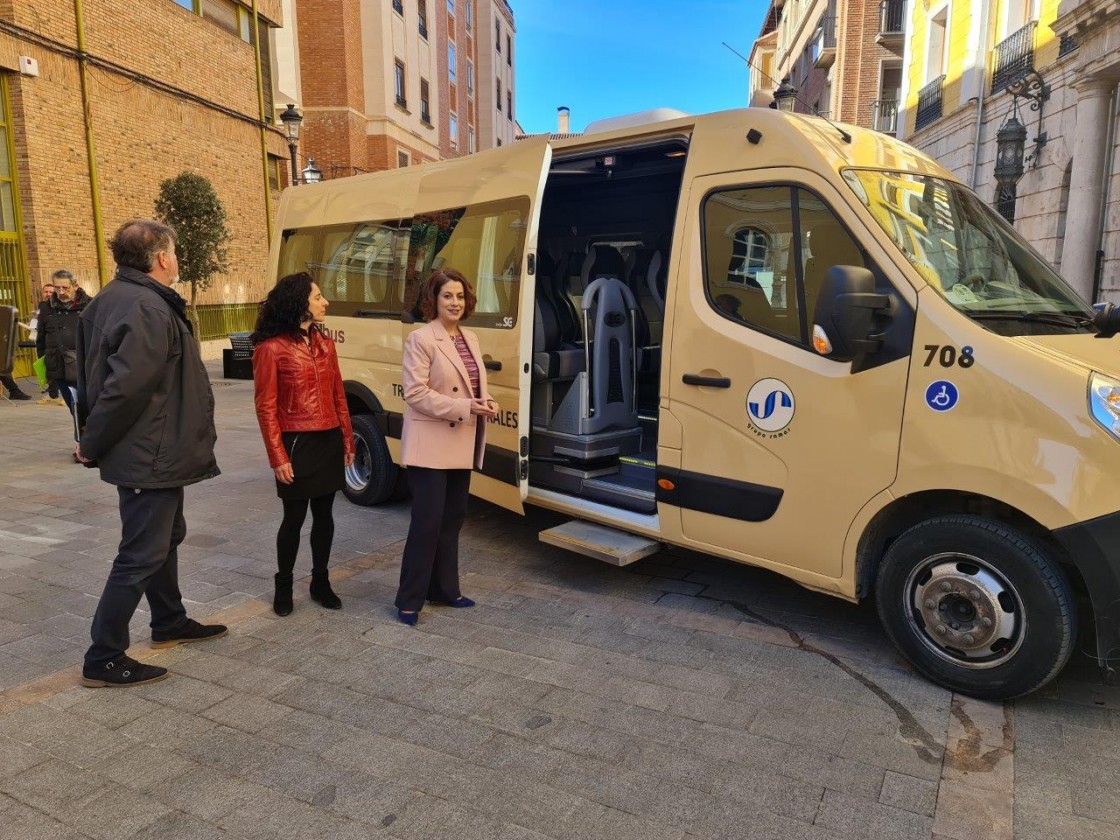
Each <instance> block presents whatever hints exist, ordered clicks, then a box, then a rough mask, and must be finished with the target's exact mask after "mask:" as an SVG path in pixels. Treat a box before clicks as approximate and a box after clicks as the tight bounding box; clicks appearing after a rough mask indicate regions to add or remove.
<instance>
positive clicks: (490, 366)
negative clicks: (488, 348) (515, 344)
mask: <svg viewBox="0 0 1120 840" xmlns="http://www.w3.org/2000/svg"><path fill="white" fill-rule="evenodd" d="M482 364H483V367H485V368H486V369H487V370H501V369H502V363H501V362H499V361H497V360H496V359H488V358H486V356H483V357H482Z"/></svg>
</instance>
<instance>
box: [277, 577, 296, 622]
mask: <svg viewBox="0 0 1120 840" xmlns="http://www.w3.org/2000/svg"><path fill="white" fill-rule="evenodd" d="M275 580H276V594H275V595H273V596H272V611H273V612H274V613H276V614H277V615H291V612H292V576H291V575H280V574H277V575H276V577H275Z"/></svg>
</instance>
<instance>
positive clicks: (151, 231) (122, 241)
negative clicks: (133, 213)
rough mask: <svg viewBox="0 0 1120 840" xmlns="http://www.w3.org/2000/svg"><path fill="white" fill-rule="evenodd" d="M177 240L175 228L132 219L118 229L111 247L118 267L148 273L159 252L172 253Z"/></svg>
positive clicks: (154, 222) (150, 221)
mask: <svg viewBox="0 0 1120 840" xmlns="http://www.w3.org/2000/svg"><path fill="white" fill-rule="evenodd" d="M176 239H177V237H176V235H175V230H174V228H170V227H168V226H167V225H165V224H161V223H160V222H157V221H154V220H153V219H132V220H131V221H127V222H125V223H124V224H123V225H121V226H120V227H119V228H117V232H116V233H114V234H113V238H112V239H110V240H109V247H110V249H112V251H113V259H114V260H115V261H116V263H117V265H120V266H127V267H128V268H134V269H136V270H137V271H143V272H148V271H150V270H151V269H152V268H153V266H155V264H156V256H157V255H158V254H159V252H160V251H170V250H171V248H172V246H174V244H175V241H176Z"/></svg>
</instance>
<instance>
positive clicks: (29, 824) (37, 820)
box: [0, 802, 85, 840]
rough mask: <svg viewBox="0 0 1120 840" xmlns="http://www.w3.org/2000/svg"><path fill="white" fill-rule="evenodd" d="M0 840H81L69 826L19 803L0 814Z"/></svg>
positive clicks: (80, 835) (78, 834) (76, 832)
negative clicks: (1, 817) (0, 817)
mask: <svg viewBox="0 0 1120 840" xmlns="http://www.w3.org/2000/svg"><path fill="white" fill-rule="evenodd" d="M0 813H2V814H3V819H0V840H83V838H85V835H84V834H80V833H79V832H78V831H76V830H75V829H73V828H71V827H70V826H68V825H66V824H64V823H61V822H59V821H58V820H56V819H54V818H53V817H49V816H47V815H46V814H44V813H42V812H40V811H36V810H35V809H34V808H29V807H27V806H26V805H23V804H21V803H18V802H17V803H15V804H14V805H13V806H12V807H10V808H7V809H5V810H4V811H2V812H0Z"/></svg>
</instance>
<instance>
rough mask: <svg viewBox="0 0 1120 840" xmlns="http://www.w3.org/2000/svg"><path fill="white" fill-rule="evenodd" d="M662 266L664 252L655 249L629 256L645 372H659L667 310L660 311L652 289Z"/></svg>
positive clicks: (628, 279)
mask: <svg viewBox="0 0 1120 840" xmlns="http://www.w3.org/2000/svg"><path fill="white" fill-rule="evenodd" d="M660 265H661V252H660V251H657V250H654V249H652V248H636V249H634V250H633V251H631V252H630V253H629V254H627V255H626V278H625V282H626V285H627V287H628V288H629V289H630V291H631V292H633V293H634V297H635V299H636V300H637V301H638V330H637V335H638V346H639V348H640V351H641V356H640V368H641V370H642V372H650V371H654V370H659V369H660V367H661V365H660V355H661V353H660V348H661V336H662V327H663V321H664V317H665V316H664V308H663V306H661V307H659V306H658V303H657V299H656V298H655V297H654V294H653V291H652V289H653V288H655V287H656V286H655V284H656V280H653V282H652V283H651V280H650V278H651V273H652V275H653V276H655V274H656V271H657V270H658V269H659V268H660Z"/></svg>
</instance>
